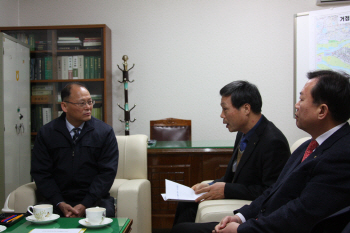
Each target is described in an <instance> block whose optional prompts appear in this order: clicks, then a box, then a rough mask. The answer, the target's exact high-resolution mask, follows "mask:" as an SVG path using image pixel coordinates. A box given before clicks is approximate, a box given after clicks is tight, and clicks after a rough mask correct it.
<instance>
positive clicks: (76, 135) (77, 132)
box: [73, 128, 80, 142]
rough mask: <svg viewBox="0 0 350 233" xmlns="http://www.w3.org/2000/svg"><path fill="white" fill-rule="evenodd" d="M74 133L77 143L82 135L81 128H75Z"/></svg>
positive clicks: (74, 139)
mask: <svg viewBox="0 0 350 233" xmlns="http://www.w3.org/2000/svg"><path fill="white" fill-rule="evenodd" d="M73 132H74V135H73V141H74V142H75V141H76V140H77V139H78V136H79V134H80V128H74V129H73Z"/></svg>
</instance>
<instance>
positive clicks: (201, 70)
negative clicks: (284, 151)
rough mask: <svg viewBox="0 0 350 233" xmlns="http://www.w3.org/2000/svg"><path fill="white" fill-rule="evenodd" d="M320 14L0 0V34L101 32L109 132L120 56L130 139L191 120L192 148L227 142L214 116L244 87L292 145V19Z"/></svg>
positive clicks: (311, 4)
mask: <svg viewBox="0 0 350 233" xmlns="http://www.w3.org/2000/svg"><path fill="white" fill-rule="evenodd" d="M17 4H18V8H17V9H16V6H17ZM5 8H6V10H5ZM324 8H325V7H319V6H316V0H293V1H288V0H284V1H281V0H267V1H261V0H215V1H213V0H177V1H174V0H173V1H170V0H129V1H126V0H103V1H101V0H100V1H97V0H60V1H57V0H18V1H11V0H0V26H31V25H62V24H101V23H103V24H107V25H108V26H109V27H110V28H111V30H112V57H113V58H112V59H113V61H112V62H113V63H112V64H113V87H114V90H113V103H114V106H113V114H114V125H113V127H114V130H115V132H116V134H123V133H124V128H123V124H122V123H120V122H119V118H123V112H122V110H120V109H119V108H118V107H117V103H121V104H122V103H124V97H123V92H122V85H121V84H120V83H118V82H117V80H121V72H120V71H119V70H118V68H117V64H120V65H121V64H122V60H121V58H122V56H123V55H125V54H126V55H128V56H129V63H130V64H132V63H135V67H134V69H133V70H132V71H130V79H135V82H134V83H132V84H130V85H129V105H130V106H132V105H133V104H134V103H136V104H137V107H136V108H135V109H134V110H133V111H132V112H131V118H137V120H136V122H135V123H131V126H130V129H131V134H138V133H142V134H147V135H149V121H150V120H153V119H161V118H166V117H176V118H185V119H192V124H193V130H192V133H193V135H192V138H193V140H216V139H221V140H229V139H233V138H234V134H230V133H229V132H228V131H227V129H226V128H225V126H224V125H223V124H222V120H221V119H220V118H219V115H220V111H221V109H220V105H219V104H220V96H219V90H220V88H221V87H222V86H224V85H225V84H227V83H229V82H231V81H233V80H238V79H244V80H248V81H250V82H253V83H255V84H256V85H257V86H258V87H259V89H260V92H261V95H262V98H263V114H265V116H266V117H267V118H268V119H270V120H271V121H273V122H274V123H275V124H276V125H277V127H279V128H280V129H281V130H282V132H283V133H284V134H285V135H286V137H287V138H288V141H289V142H290V143H293V142H294V141H295V140H296V139H298V138H300V137H302V136H306V134H305V133H304V132H302V131H301V130H299V129H297V127H296V126H295V121H294V119H293V117H292V109H293V108H292V107H293V106H292V105H293V17H294V14H296V13H300V12H307V11H312V10H318V9H324ZM17 11H18V12H17ZM17 16H18V21H17Z"/></svg>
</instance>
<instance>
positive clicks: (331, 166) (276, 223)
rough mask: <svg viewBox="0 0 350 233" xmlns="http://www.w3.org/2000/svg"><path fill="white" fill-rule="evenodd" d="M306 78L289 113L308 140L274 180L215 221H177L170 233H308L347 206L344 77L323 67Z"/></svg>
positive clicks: (349, 168) (347, 95)
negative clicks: (308, 137)
mask: <svg viewBox="0 0 350 233" xmlns="http://www.w3.org/2000/svg"><path fill="white" fill-rule="evenodd" d="M308 78H309V80H308V82H307V83H306V84H305V86H304V88H303V89H302V91H301V93H300V100H299V102H298V103H297V104H296V105H295V107H296V109H297V112H296V113H295V117H296V125H297V126H298V128H300V129H302V130H304V131H305V132H307V133H309V134H310V135H311V137H312V139H311V140H309V141H306V142H305V143H303V144H302V145H301V146H300V147H299V148H298V149H296V150H295V151H294V152H293V154H292V155H291V157H290V159H289V160H288V162H287V164H286V166H285V167H284V168H283V170H282V172H281V174H280V176H279V177H278V179H277V181H276V183H275V184H273V185H272V186H271V187H270V188H269V189H267V190H265V192H264V193H263V194H262V195H261V196H260V197H258V198H257V199H256V200H254V201H253V202H252V203H251V204H250V205H246V206H243V207H242V208H240V209H238V210H235V211H234V212H233V213H234V214H235V215H233V214H232V216H227V217H225V218H224V219H222V220H221V222H220V223H215V222H214V223H202V224H200V223H199V224H195V223H192V224H190V223H183V224H179V225H176V226H175V227H174V228H173V229H172V232H173V233H174V232H181V233H186V232H191V233H193V232H208V233H209V232H220V233H221V232H223V233H226V232H230V233H236V232H238V233H246V232H247V233H248V232H249V233H262V232H271V233H272V232H276V233H277V232H278V233H281V232H283V233H296V232H298V233H308V232H311V230H312V228H313V227H314V226H315V224H316V223H318V222H319V221H321V220H322V219H324V218H326V217H328V216H330V215H332V214H334V213H336V212H337V211H340V210H341V209H343V208H345V207H347V206H349V205H350V198H349V193H350V147H349V145H350V126H349V123H348V122H347V120H348V119H349V117H350V107H349V106H350V83H349V78H350V77H349V75H347V74H345V73H342V74H340V73H337V72H333V71H328V70H327V71H316V72H310V73H309V74H308ZM331 232H332V233H337V232H339V231H337V230H334V231H331Z"/></svg>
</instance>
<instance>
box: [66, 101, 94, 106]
mask: <svg viewBox="0 0 350 233" xmlns="http://www.w3.org/2000/svg"><path fill="white" fill-rule="evenodd" d="M63 102H66V103H70V104H75V105H77V106H78V107H81V108H83V107H85V105H86V104H87V105H89V106H93V105H94V104H95V100H89V101H88V102H81V103H72V102H69V101H63Z"/></svg>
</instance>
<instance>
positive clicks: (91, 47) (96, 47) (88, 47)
mask: <svg viewBox="0 0 350 233" xmlns="http://www.w3.org/2000/svg"><path fill="white" fill-rule="evenodd" d="M84 49H101V46H85V47H84Z"/></svg>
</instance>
